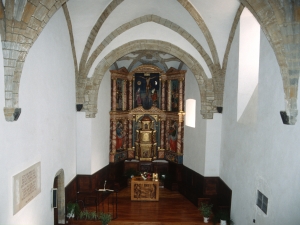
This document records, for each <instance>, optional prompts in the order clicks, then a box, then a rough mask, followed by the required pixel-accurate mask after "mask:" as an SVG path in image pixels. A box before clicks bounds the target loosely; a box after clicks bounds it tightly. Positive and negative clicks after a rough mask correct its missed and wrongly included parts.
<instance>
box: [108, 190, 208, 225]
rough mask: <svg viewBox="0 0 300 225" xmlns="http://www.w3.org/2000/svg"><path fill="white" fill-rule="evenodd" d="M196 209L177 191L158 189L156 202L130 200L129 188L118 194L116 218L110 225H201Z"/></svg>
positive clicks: (200, 218)
mask: <svg viewBox="0 0 300 225" xmlns="http://www.w3.org/2000/svg"><path fill="white" fill-rule="evenodd" d="M202 223H203V218H202V216H201V215H200V212H199V210H198V208H197V207H196V206H195V205H193V204H192V203H191V202H190V201H188V200H187V199H186V198H185V197H184V196H182V195H181V194H179V193H178V192H177V191H170V190H168V189H166V188H160V193H159V201H158V202H145V201H143V202H141V201H131V200H130V187H128V188H126V189H123V190H122V191H120V192H119V193H118V218H117V219H115V220H113V221H112V222H111V223H110V224H111V225H114V224H127V225H146V224H157V225H158V224H159V225H167V224H178V225H179V224H191V225H192V224H202ZM203 224H204V223H203Z"/></svg>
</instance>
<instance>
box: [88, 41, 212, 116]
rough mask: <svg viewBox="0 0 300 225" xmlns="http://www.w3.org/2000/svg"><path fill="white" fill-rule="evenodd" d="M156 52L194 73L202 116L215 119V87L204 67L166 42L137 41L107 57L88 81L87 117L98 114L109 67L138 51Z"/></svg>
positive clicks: (123, 46) (127, 44) (125, 45)
mask: <svg viewBox="0 0 300 225" xmlns="http://www.w3.org/2000/svg"><path fill="white" fill-rule="evenodd" d="M145 49H147V50H155V51H158V50H159V51H162V52H165V53H168V54H171V55H173V56H175V57H177V58H178V59H180V60H181V61H183V62H184V63H185V64H186V65H187V66H188V67H189V68H190V70H191V71H192V72H193V74H194V76H195V78H196V80H197V82H198V86H199V90H200V95H201V96H200V97H201V106H202V107H201V114H202V115H203V118H206V119H211V118H213V113H214V112H217V111H216V108H215V107H214V106H213V101H214V85H213V82H212V79H208V78H207V76H206V74H205V72H204V70H203V68H202V66H201V65H200V64H199V63H198V62H197V60H195V59H194V58H193V57H192V56H191V55H190V54H188V53H187V52H185V51H184V50H182V49H181V48H179V47H177V46H175V45H173V44H171V43H169V42H164V41H157V40H137V41H132V42H128V43H126V44H124V45H122V46H120V47H118V48H116V49H114V50H113V51H111V52H110V53H109V54H108V55H106V56H105V57H104V58H103V59H102V60H101V61H100V62H99V64H98V65H97V67H96V69H95V71H94V74H93V76H92V77H91V78H88V79H87V85H86V87H85V91H84V99H85V102H84V109H85V111H86V117H88V118H93V117H95V115H96V113H97V100H98V91H99V88H100V84H101V80H102V78H103V76H104V74H105V72H106V71H107V70H108V69H109V67H110V66H111V65H112V64H113V63H114V62H115V61H116V60H117V59H119V58H121V57H122V56H124V55H126V54H129V53H131V52H134V51H138V50H145Z"/></svg>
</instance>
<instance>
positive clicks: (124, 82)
mask: <svg viewBox="0 0 300 225" xmlns="http://www.w3.org/2000/svg"><path fill="white" fill-rule="evenodd" d="M126 84H127V80H124V81H123V87H122V88H123V92H122V110H123V111H125V110H126V109H127V91H126V90H127V89H126V86H127V85H126Z"/></svg>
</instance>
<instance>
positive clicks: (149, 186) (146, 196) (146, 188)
mask: <svg viewBox="0 0 300 225" xmlns="http://www.w3.org/2000/svg"><path fill="white" fill-rule="evenodd" d="M158 200H159V180H158V179H155V180H154V179H152V178H151V179H146V180H144V179H143V178H142V177H133V178H131V201H158Z"/></svg>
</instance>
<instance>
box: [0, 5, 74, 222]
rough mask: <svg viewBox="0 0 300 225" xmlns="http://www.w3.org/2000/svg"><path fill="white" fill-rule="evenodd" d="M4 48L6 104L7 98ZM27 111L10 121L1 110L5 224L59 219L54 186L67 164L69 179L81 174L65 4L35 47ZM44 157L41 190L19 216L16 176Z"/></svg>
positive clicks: (24, 99)
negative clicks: (15, 200)
mask: <svg viewBox="0 0 300 225" xmlns="http://www.w3.org/2000/svg"><path fill="white" fill-rule="evenodd" d="M2 59H3V58H2V50H0V74H2V76H1V79H0V90H2V91H0V108H1V109H3V107H4V106H5V103H4V99H5V98H4V91H3V90H4V78H3V74H4V72H3V60H2ZM19 97H20V98H19V99H20V101H19V105H20V108H22V113H21V115H20V117H19V119H18V121H16V122H6V121H5V119H4V114H3V111H2V113H0V115H1V116H0V142H1V147H0V154H1V164H0V171H1V173H0V181H1V186H0V193H1V201H2V203H3V204H0V211H1V216H0V224H10V225H13V224H20V223H22V224H32V225H40V224H53V210H52V209H51V201H50V200H51V198H50V191H51V188H52V187H53V181H54V176H55V174H56V173H57V172H58V171H59V170H60V169H63V170H64V178H65V185H67V184H68V183H69V182H70V180H71V179H73V178H74V176H75V175H76V146H75V145H76V141H75V138H76V133H75V130H76V126H75V124H76V117H75V116H76V114H75V104H76V103H75V75H74V64H73V60H72V51H71V45H70V38H69V33H68V29H67V24H66V21H65V17H64V15H63V11H62V9H60V10H58V12H57V13H56V14H55V15H54V16H53V18H51V20H50V21H49V23H48V24H47V26H46V27H45V29H44V30H43V31H42V33H41V34H40V36H39V37H38V39H37V41H36V42H35V44H34V45H33V47H32V48H31V50H30V51H29V54H28V56H27V58H26V62H25V65H24V68H23V73H22V77H21V84H20V95H19ZM36 162H41V193H40V194H38V195H37V196H36V197H35V198H34V199H33V200H31V201H30V202H29V203H28V204H27V205H26V206H25V207H24V208H22V209H21V210H20V211H19V212H18V213H17V214H16V215H14V216H13V195H12V193H13V189H12V188H13V186H12V183H13V182H12V177H13V176H14V175H15V174H17V173H19V172H21V171H23V170H25V169H26V168H28V167H30V166H32V165H33V164H35V163H36Z"/></svg>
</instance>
